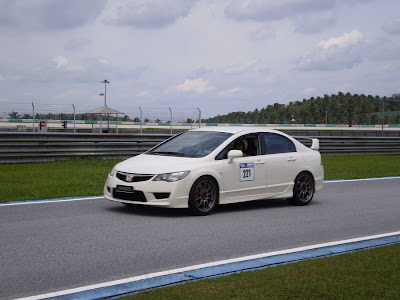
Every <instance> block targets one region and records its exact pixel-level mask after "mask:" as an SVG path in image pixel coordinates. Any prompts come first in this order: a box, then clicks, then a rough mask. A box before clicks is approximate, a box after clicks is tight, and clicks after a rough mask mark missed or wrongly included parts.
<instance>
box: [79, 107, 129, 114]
mask: <svg viewBox="0 0 400 300" xmlns="http://www.w3.org/2000/svg"><path fill="white" fill-rule="evenodd" d="M87 113H88V114H122V115H124V113H123V112H120V111H117V110H115V109H112V108H109V107H108V106H103V107H100V108H96V109H94V110H92V111H89V112H87Z"/></svg>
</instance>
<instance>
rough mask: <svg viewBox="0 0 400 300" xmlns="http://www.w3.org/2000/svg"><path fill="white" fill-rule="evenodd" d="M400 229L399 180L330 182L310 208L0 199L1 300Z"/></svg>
mask: <svg viewBox="0 0 400 300" xmlns="http://www.w3.org/2000/svg"><path fill="white" fill-rule="evenodd" d="M399 230H400V178H389V179H381V180H363V181H338V182H328V183H326V184H325V186H324V189H323V190H322V191H321V192H319V193H317V194H316V195H315V198H314V200H313V201H312V203H311V204H310V205H309V206H305V207H294V206H290V205H288V204H287V202H286V200H284V199H280V200H266V201H256V202H249V203H242V204H235V205H226V206H221V207H219V208H218V209H217V211H216V213H215V214H213V215H210V216H206V217H192V216H190V215H188V214H187V212H186V210H170V209H160V208H151V207H135V208H129V207H125V206H124V205H120V204H118V203H114V202H110V201H106V200H104V199H92V200H80V201H68V202H61V201H58V202H55V203H45V202H41V203H30V204H23V205H0V299H13V298H18V297H27V296H33V295H39V294H44V293H51V292H56V291H60V290H65V289H72V288H76V287H81V286H86V285H91V284H97V283H102V282H108V281H112V280H118V279H122V278H127V277H132V276H137V275H142V274H148V273H152V272H158V271H164V270H169V269H174V268H180V267H186V266H190V265H195V264H202V263H208V262H213V261H219V260H226V259H231V258H235V257H241V256H246V255H253V254H259V253H265V252H270V251H277V250H284V249H289V248H295V247H301V246H307V245H312V244H319V243H325V242H331V241H337V240H343V239H350V238H357V237H362V236H368V235H374V234H381V233H388V232H395V231H399Z"/></svg>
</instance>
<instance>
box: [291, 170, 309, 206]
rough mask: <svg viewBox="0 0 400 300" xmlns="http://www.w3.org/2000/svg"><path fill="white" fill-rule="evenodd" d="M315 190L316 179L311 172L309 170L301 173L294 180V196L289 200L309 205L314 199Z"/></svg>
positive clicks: (296, 203)
mask: <svg viewBox="0 0 400 300" xmlns="http://www.w3.org/2000/svg"><path fill="white" fill-rule="evenodd" d="M314 191H315V189H314V179H313V177H312V176H311V174H310V173H307V172H303V173H300V174H299V175H297V177H296V179H295V180H294V186H293V198H289V199H288V200H289V202H290V203H291V204H293V205H297V206H304V205H307V204H309V203H310V202H311V200H312V199H313V196H314Z"/></svg>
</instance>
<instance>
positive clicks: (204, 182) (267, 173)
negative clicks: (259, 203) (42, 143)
mask: <svg viewBox="0 0 400 300" xmlns="http://www.w3.org/2000/svg"><path fill="white" fill-rule="evenodd" d="M318 150H319V142H318V140H317V139H313V143H312V146H311V148H308V147H306V146H305V145H303V144H302V143H300V142H299V141H297V140H295V139H294V138H292V137H290V136H288V135H287V134H284V133H282V132H279V131H276V130H272V129H266V128H256V127H254V128H247V127H206V128H199V129H195V130H190V131H187V132H185V133H182V134H179V135H176V136H174V137H172V138H170V139H168V140H167V141H164V142H163V143H161V144H159V145H157V146H156V147H154V148H152V149H151V150H149V151H147V152H145V153H143V154H140V155H138V156H135V157H132V158H129V159H127V160H125V161H123V162H121V163H119V164H117V165H116V166H115V167H114V168H113V169H112V171H111V173H110V174H109V175H108V178H107V181H106V183H105V186H104V196H105V198H107V199H109V200H112V201H117V202H121V203H124V204H142V205H151V206H161V207H174V208H189V209H190V211H191V212H192V213H193V214H195V215H207V214H209V213H211V212H212V211H213V210H214V209H215V207H216V205H217V204H226V203H236V202H243V201H251V200H260V199H276V198H287V199H289V201H290V202H291V203H292V204H294V205H307V204H308V203H310V201H311V200H312V198H313V196H314V193H315V192H317V191H319V190H321V189H322V185H323V181H324V169H323V165H322V160H321V155H320V153H319V152H318Z"/></svg>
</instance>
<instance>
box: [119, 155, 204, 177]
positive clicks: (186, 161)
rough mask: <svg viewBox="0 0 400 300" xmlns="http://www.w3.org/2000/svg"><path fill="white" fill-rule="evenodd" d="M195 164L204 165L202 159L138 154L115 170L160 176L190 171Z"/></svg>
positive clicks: (121, 163)
mask: <svg viewBox="0 0 400 300" xmlns="http://www.w3.org/2000/svg"><path fill="white" fill-rule="evenodd" d="M197 164H204V158H191V157H176V156H165V155H150V154H140V155H137V156H135V157H132V158H129V159H127V160H125V161H123V162H120V163H119V164H117V165H116V166H115V169H116V170H117V171H121V172H126V173H136V174H161V173H171V172H179V171H186V170H191V169H192V168H193V167H195V165H197Z"/></svg>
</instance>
